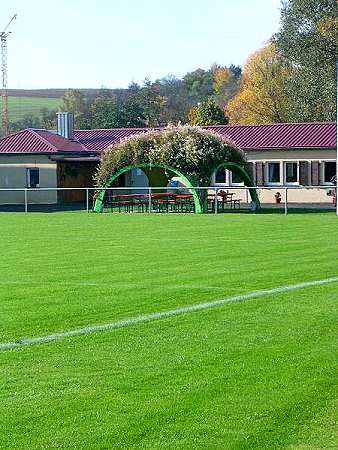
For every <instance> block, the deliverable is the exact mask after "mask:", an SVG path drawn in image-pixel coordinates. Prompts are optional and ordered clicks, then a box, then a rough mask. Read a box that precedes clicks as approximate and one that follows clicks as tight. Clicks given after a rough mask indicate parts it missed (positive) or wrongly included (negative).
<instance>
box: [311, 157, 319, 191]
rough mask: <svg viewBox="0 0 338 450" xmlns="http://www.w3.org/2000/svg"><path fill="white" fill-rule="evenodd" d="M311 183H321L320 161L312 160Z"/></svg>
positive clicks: (314, 184)
mask: <svg viewBox="0 0 338 450" xmlns="http://www.w3.org/2000/svg"><path fill="white" fill-rule="evenodd" d="M311 184H312V186H319V185H320V163H319V161H312V162H311Z"/></svg>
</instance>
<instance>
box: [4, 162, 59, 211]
mask: <svg viewBox="0 0 338 450" xmlns="http://www.w3.org/2000/svg"><path fill="white" fill-rule="evenodd" d="M28 168H39V171H40V185H39V188H37V189H36V190H35V191H34V192H29V193H28V201H29V203H41V204H44V203H45V204H50V203H57V192H56V191H44V190H42V189H41V188H56V187H57V165H56V163H55V162H53V161H50V159H49V158H48V156H45V155H26V154H23V155H0V189H3V188H6V189H24V188H26V187H27V175H26V172H27V171H26V169H28ZM24 199H25V197H24V191H0V204H22V203H24Z"/></svg>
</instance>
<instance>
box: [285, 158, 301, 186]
mask: <svg viewBox="0 0 338 450" xmlns="http://www.w3.org/2000/svg"><path fill="white" fill-rule="evenodd" d="M287 164H297V181H286V165H287ZM283 181H284V186H299V161H292V160H289V161H283Z"/></svg>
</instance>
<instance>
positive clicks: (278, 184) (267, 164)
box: [264, 161, 283, 186]
mask: <svg viewBox="0 0 338 450" xmlns="http://www.w3.org/2000/svg"><path fill="white" fill-rule="evenodd" d="M269 164H279V181H269ZM264 165H265V179H266V182H265V184H266V186H282V185H283V164H282V161H265V164H264Z"/></svg>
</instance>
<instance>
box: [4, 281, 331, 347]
mask: <svg viewBox="0 0 338 450" xmlns="http://www.w3.org/2000/svg"><path fill="white" fill-rule="evenodd" d="M329 283H338V277H332V278H325V279H323V280H315V281H307V282H305V283H299V284H293V285H290V286H281V287H277V288H272V289H263V290H260V291H253V292H249V293H247V294H242V295H235V296H233V297H228V298H224V299H221V300H214V301H211V302H205V303H197V304H195V305H190V306H183V307H182V308H176V309H171V310H168V311H160V312H155V313H151V314H146V315H140V316H135V317H130V318H129V319H121V320H117V321H116V322H110V323H102V324H97V325H88V326H85V327H81V328H75V329H73V330H68V331H61V332H59V333H53V334H49V335H45V336H36V337H31V338H23V339H18V340H16V341H12V342H0V351H1V350H11V349H15V348H19V347H26V346H30V345H35V344H43V343H46V342H51V341H56V340H60V339H64V338H68V337H73V336H81V335H86V334H91V333H96V332H98V331H107V330H114V329H117V328H126V327H129V326H133V325H137V324H139V323H146V322H152V321H154V320H159V319H165V318H168V317H173V316H179V315H182V314H187V313H191V312H196V311H202V310H204V309H210V308H215V307H217V306H222V305H227V304H229V303H235V302H240V301H243V300H249V299H251V298H258V297H266V296H269V295H273V294H278V293H280V292H289V291H295V290H297V289H305V288H309V287H313V286H321V285H324V284H329Z"/></svg>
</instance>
